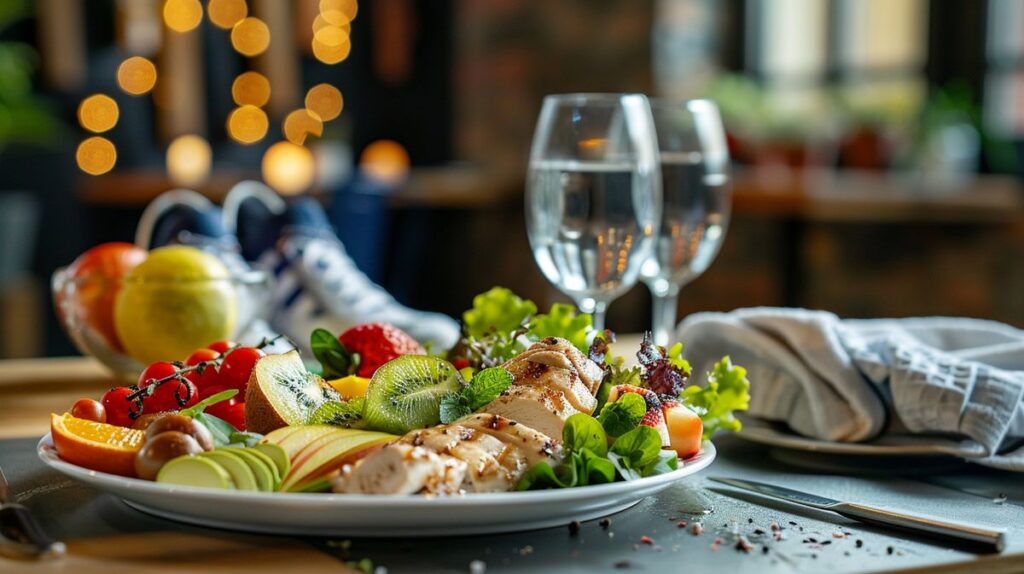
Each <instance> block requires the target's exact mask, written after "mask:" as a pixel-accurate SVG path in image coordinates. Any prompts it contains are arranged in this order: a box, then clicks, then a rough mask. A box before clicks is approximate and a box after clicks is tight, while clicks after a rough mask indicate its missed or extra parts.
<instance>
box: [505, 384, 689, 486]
mask: <svg viewBox="0 0 1024 574" xmlns="http://www.w3.org/2000/svg"><path fill="white" fill-rule="evenodd" d="M641 400H642V399H641ZM613 404H614V403H613ZM639 422H640V421H639V420H638V421H637V425H636V426H635V427H634V428H632V429H630V430H628V431H627V432H626V433H625V434H623V435H622V436H620V437H618V438H616V439H614V440H613V441H611V446H609V441H608V439H609V436H608V434H607V433H606V432H605V429H604V427H603V426H602V424H601V423H600V422H599V421H598V419H595V418H594V417H592V416H590V415H587V414H583V413H576V414H574V415H572V416H571V417H569V418H568V419H566V421H565V427H564V428H563V429H562V445H563V447H564V448H565V459H564V460H563V461H562V463H561V464H559V465H557V466H555V467H552V466H551V465H550V464H548V463H546V462H540V463H537V464H535V465H534V466H532V467H530V469H529V470H527V471H526V473H525V474H523V477H522V478H521V479H520V480H519V484H517V485H516V489H517V490H535V489H540V488H570V487H573V486H586V485H588V484H603V483H607V482H614V481H615V478H616V476H618V477H620V478H622V479H623V480H636V479H638V478H642V477H645V476H653V475H655V474H663V473H666V472H671V471H673V470H675V469H676V468H677V464H678V459H677V458H676V454H675V452H672V451H662V450H661V435H659V434H658V431H656V430H654V429H653V428H651V427H648V426H643V425H639Z"/></svg>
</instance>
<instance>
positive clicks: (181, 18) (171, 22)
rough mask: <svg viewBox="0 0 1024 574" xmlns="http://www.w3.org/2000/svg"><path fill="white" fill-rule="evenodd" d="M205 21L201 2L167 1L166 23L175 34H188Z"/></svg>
mask: <svg viewBox="0 0 1024 574" xmlns="http://www.w3.org/2000/svg"><path fill="white" fill-rule="evenodd" d="M202 20H203V6H202V4H200V3H199V0H167V1H166V2H164V23H165V24H167V27H168V28H170V29H171V30H174V31H175V32H188V31H189V30H192V29H194V28H195V27H196V26H198V25H199V23H200V22H201V21H202Z"/></svg>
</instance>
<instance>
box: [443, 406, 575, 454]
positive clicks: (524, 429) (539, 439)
mask: <svg viewBox="0 0 1024 574" xmlns="http://www.w3.org/2000/svg"><path fill="white" fill-rule="evenodd" d="M456 422H457V423H458V424H460V425H462V426H466V427H470V428H474V429H477V430H480V431H482V432H485V433H487V434H489V435H491V436H494V437H496V438H498V439H500V440H502V441H503V442H504V443H505V444H507V445H514V446H516V447H518V448H519V449H520V450H521V451H522V456H523V457H524V459H525V463H526V466H527V467H530V466H533V465H535V464H537V463H538V462H541V461H545V462H548V463H550V464H551V465H552V466H554V465H555V464H557V463H559V462H561V460H562V454H563V453H562V445H561V444H560V443H559V440H557V439H554V438H552V437H551V435H548V434H546V433H543V432H540V431H539V430H537V429H536V428H533V427H530V426H528V425H526V424H524V423H521V422H519V421H517V420H515V419H510V418H508V417H503V416H501V415H497V414H487V413H477V414H472V415H469V416H465V417H462V418H461V419H459V420H458V421H456ZM561 436H562V435H561V434H559V435H558V438H559V439H560V438H561ZM506 456H507V455H506ZM506 466H509V465H508V464H506Z"/></svg>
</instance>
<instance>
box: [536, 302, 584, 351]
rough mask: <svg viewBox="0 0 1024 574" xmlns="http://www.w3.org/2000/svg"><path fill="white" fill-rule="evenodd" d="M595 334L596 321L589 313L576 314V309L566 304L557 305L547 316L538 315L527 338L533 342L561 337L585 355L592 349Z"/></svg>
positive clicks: (552, 307) (553, 306)
mask: <svg viewBox="0 0 1024 574" xmlns="http://www.w3.org/2000/svg"><path fill="white" fill-rule="evenodd" d="M593 333H594V319H593V317H591V316H590V314H589V313H580V314H577V313H576V308H575V307H573V306H572V305H568V304H566V303H555V304H554V305H552V306H551V311H549V312H548V314H547V315H537V316H535V317H533V319H531V320H530V326H529V329H527V331H526V336H527V338H529V339H530V340H531V341H540V340H541V339H543V338H545V337H561V338H563V339H566V340H568V341H569V342H570V343H572V344H573V346H574V347H576V348H577V349H579V350H580V352H581V353H583V354H584V355H585V354H587V351H588V349H590V340H591V339H592V338H593V337H592V336H591V335H592V334H593Z"/></svg>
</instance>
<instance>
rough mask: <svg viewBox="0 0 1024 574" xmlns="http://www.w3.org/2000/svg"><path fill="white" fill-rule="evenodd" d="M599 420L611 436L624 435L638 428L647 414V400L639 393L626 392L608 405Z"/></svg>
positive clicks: (602, 410) (598, 417)
mask: <svg viewBox="0 0 1024 574" xmlns="http://www.w3.org/2000/svg"><path fill="white" fill-rule="evenodd" d="M600 413H601V414H599V415H598V416H597V420H598V421H600V422H601V426H602V427H604V432H605V433H607V434H608V435H609V436H622V435H625V434H626V433H628V432H629V431H630V429H633V428H636V426H637V425H638V424H640V421H642V420H643V418H644V415H645V414H647V401H645V400H644V398H643V397H641V396H640V395H639V394H637V393H625V394H623V395H622V396H621V397H619V400H617V401H615V402H614V403H612V404H610V405H606V406H605V407H604V408H603V409H601V411H600Z"/></svg>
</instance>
